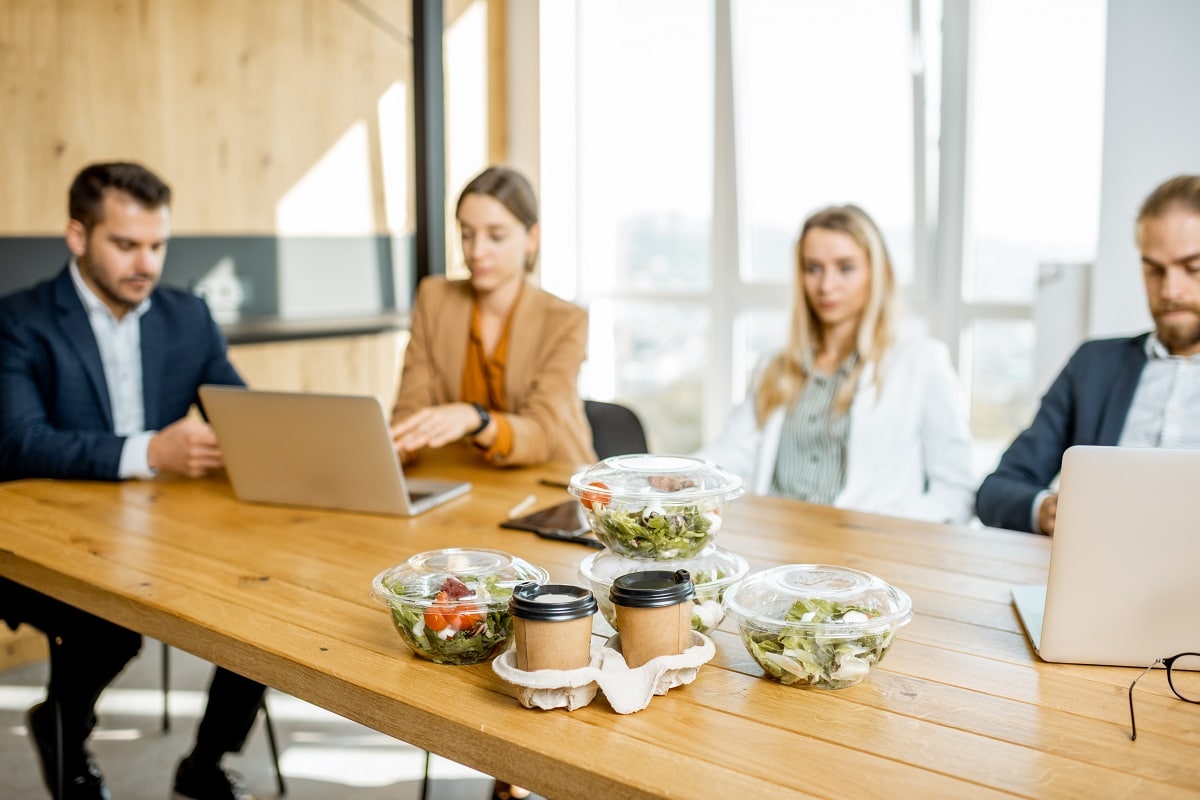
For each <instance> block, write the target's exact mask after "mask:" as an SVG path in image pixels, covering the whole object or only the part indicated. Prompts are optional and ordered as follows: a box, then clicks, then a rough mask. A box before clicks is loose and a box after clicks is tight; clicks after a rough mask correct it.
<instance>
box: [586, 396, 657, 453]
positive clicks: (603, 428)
mask: <svg viewBox="0 0 1200 800" xmlns="http://www.w3.org/2000/svg"><path fill="white" fill-rule="evenodd" d="M583 411H584V413H585V414H586V415H587V420H588V424H589V425H591V426H592V445H593V447H595V449H596V455H597V456H598V457H599V458H601V459H605V458H608V457H609V456H624V455H629V454H630V453H645V452H647V447H648V446H647V444H646V429H645V428H644V427H642V421H641V420H640V419H638V415H637V414H635V413H634V412H633V409H630V408H627V407H626V406H623V405H619V404H617V403H604V402H601V401H599V400H584V401H583Z"/></svg>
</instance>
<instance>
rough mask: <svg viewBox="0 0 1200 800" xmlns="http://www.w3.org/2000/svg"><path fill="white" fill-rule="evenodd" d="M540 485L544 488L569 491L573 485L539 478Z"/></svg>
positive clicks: (552, 479)
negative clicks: (549, 487)
mask: <svg viewBox="0 0 1200 800" xmlns="http://www.w3.org/2000/svg"><path fill="white" fill-rule="evenodd" d="M538 483H540V484H541V485H542V486H553V487H554V488H555V489H569V488H571V484H570V483H568V482H567V481H560V480H555V479H554V478H539V479H538Z"/></svg>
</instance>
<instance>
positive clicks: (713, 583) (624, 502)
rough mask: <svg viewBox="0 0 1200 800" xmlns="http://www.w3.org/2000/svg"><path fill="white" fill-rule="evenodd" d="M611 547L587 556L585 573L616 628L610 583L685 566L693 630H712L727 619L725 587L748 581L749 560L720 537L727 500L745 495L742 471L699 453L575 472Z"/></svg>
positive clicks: (642, 457)
mask: <svg viewBox="0 0 1200 800" xmlns="http://www.w3.org/2000/svg"><path fill="white" fill-rule="evenodd" d="M568 491H570V493H571V494H572V495H573V496H575V497H577V498H578V499H579V502H580V505H581V506H582V507H583V512H584V516H585V517H586V518H587V521H588V525H589V526H590V527H591V529H592V532H593V533H594V534H595V535H596V538H597V539H599V540H600V541H601V542H603V543H604V545H605V549H604V550H601V551H598V552H597V553H595V554H593V555H591V556H589V557H588V558H586V559H584V561H583V562H582V563H581V564H580V566H579V575H580V578H581V579H582V580H583V581H585V583H586V584H588V585H590V586H591V587H592V591H593V593H594V594H595V596H596V598H597V600H598V601H600V610H601V611H602V612H603V614H604V616H605V618H606V619H607V620H608V622H609V624H611V625H613V627H614V628H616V620H615V614H614V613H613V608H612V605H611V603H609V602H607V601H608V594H609V589H610V588H611V586H612V583H613V581H614V580H616V579H617V578H618V577H620V576H621V575H625V574H628V573H631V572H642V571H647V570H670V571H674V570H678V569H685V570H687V571H688V572H689V573H690V574H691V576H692V582H693V584H694V585H695V587H696V602H695V606H694V608H693V616H692V628H693V629H694V630H696V631H699V632H700V633H708V632H709V631H711V630H713V629H714V628H716V627H717V626H718V625H719V624H720V623H721V620H722V618H723V617H724V609H723V606H722V603H721V599H722V596H723V594H724V592H725V589H726V588H728V587H729V586H731V585H732V584H733V583H735V582H736V581H738V580H739V579H741V578H742V577H744V576H745V574H746V573H747V571H748V569H749V567H748V565H747V563H746V560H745V559H744V558H742V557H741V556H739V555H737V554H735V553H732V552H730V551H728V550H726V549H724V548H722V547H720V546H718V545H717V544H716V543H715V541H714V540H715V538H716V535H717V533H718V532H719V531H720V530H721V528H722V527H723V526H724V522H725V511H726V507H727V505H728V503H729V502H730V501H731V500H734V499H735V498H737V497H740V496H741V495H742V493H743V488H742V480H741V478H739V477H738V476H736V475H734V474H732V473H730V472H729V471H727V470H725V469H723V468H721V467H720V466H717V465H716V464H714V463H712V462H710V461H706V460H704V459H700V458H693V457H690V456H669V455H648V454H638V455H625V456H613V457H612V458H607V459H605V460H603V461H600V462H598V463H596V464H593V465H592V466H591V467H589V468H588V469H586V470H584V471H583V472H580V473H578V474H576V475H574V476H572V478H571V481H570V485H569V488H568Z"/></svg>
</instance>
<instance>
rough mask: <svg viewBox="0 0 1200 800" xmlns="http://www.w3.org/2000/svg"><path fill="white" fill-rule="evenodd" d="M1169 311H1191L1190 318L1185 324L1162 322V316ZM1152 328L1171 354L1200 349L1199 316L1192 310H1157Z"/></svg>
mask: <svg viewBox="0 0 1200 800" xmlns="http://www.w3.org/2000/svg"><path fill="white" fill-rule="evenodd" d="M1170 311H1192V316H1191V319H1190V320H1189V321H1187V322H1164V321H1163V320H1162V315H1163V314H1165V313H1167V312H1170ZM1154 327H1155V329H1156V330H1157V331H1158V338H1159V339H1161V340H1162V343H1163V344H1164V345H1166V346H1167V349H1168V350H1169V351H1171V352H1172V353H1187V352H1192V351H1194V350H1196V349H1197V348H1200V314H1198V313H1196V312H1195V311H1194V310H1193V309H1185V308H1181V307H1179V306H1171V307H1169V308H1161V309H1158V314H1156V315H1155V318H1154Z"/></svg>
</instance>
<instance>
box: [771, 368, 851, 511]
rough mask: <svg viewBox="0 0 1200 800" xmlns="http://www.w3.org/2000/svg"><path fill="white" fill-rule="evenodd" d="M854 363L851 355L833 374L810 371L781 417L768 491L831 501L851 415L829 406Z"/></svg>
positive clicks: (842, 474)
mask: <svg viewBox="0 0 1200 800" xmlns="http://www.w3.org/2000/svg"><path fill="white" fill-rule="evenodd" d="M856 361H857V357H856V356H854V355H851V356H850V357H848V358H847V359H846V360H844V361H843V362H842V363H841V364H839V365H838V368H837V369H836V370H835V371H834V372H833V374H832V375H828V374H825V373H823V372H820V371H818V370H816V369H814V370H812V372H811V373H810V375H809V378H808V381H807V382H806V383H805V384H804V391H802V392H801V393H800V396H799V397H797V398H796V400H795V402H793V403H792V407H791V408H789V409H788V411H787V414H786V415H785V416H784V420H783V432H782V435H781V438H780V441H779V454H778V456H776V459H775V473H774V475H773V476H772V477H771V494H774V495H780V496H783V497H794V498H797V499H799V500H806V501H808V502H810V503H821V504H823V505H832V504H833V501H834V499H835V498H836V497H837V496H838V494H840V493H841V491H842V488H843V487H844V486H845V485H846V445H847V442H848V441H849V438H850V415H849V414H848V413H842V412H839V411H837V410H835V409H834V407H833V404H834V400H835V399H836V398H837V396H838V392H839V390H840V389H841V387H842V384H844V383H845V382H846V380H847V378H848V377H849V375H850V371H851V370H853V369H854V365H855V363H856Z"/></svg>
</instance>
